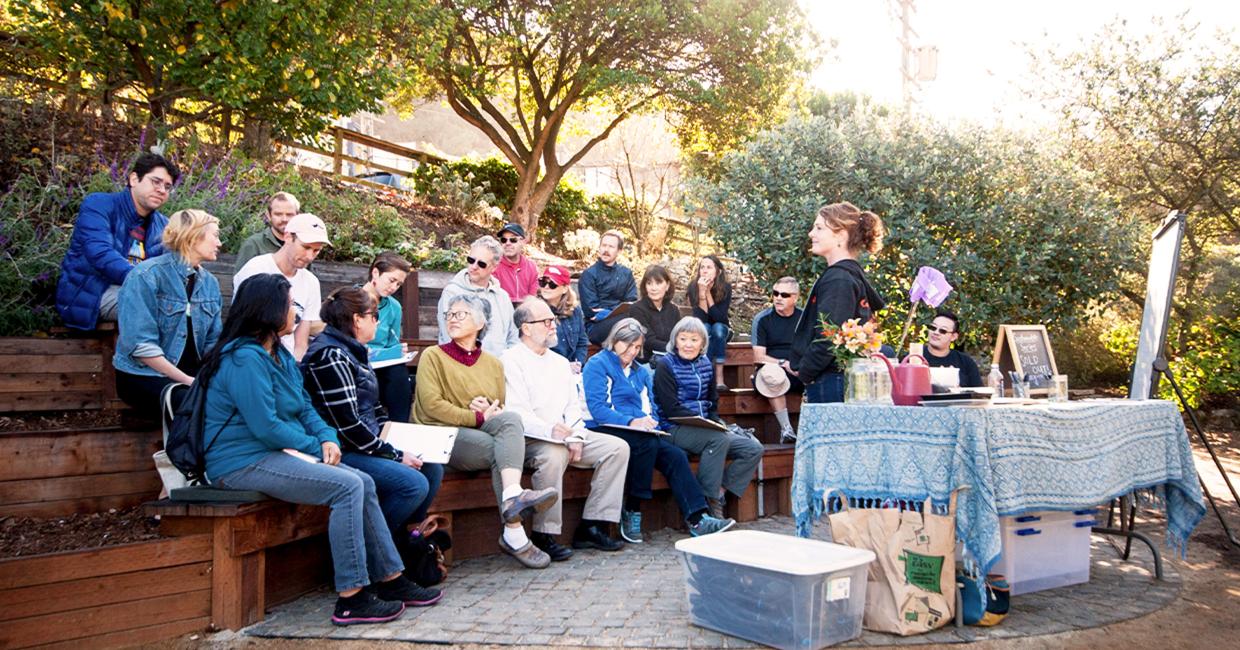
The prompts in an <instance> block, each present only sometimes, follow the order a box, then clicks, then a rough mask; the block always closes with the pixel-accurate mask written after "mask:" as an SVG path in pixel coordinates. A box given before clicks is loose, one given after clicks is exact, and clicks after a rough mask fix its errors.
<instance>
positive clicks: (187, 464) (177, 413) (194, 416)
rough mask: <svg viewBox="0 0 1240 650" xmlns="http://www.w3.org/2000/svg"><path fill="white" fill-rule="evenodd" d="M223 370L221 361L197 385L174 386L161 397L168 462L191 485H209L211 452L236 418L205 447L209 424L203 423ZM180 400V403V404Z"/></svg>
mask: <svg viewBox="0 0 1240 650" xmlns="http://www.w3.org/2000/svg"><path fill="white" fill-rule="evenodd" d="M217 368H219V363H218V360H217V362H216V363H214V364H210V366H209V367H208V366H204V367H203V368H201V369H200V371H199V372H198V376H197V377H195V378H194V383H193V384H191V385H189V386H186V385H185V384H178V383H172V384H168V385H167V386H165V387H164V390H163V393H162V394H161V395H160V404H161V405H162V407H163V408H161V409H160V410H161V412H162V415H163V425H164V452H165V453H167V454H168V460H170V461H172V464H173V465H174V466H175V467H176V468H177V469H179V470H181V473H182V474H184V475H185V478H186V479H188V480H189V483H190V485H205V484H206V483H207V479H206V474H207V450H208V449H210V448H211V445H213V444H215V439H216V438H218V437H219V435H220V433H221V432H222V431H223V430H224V429H225V428H226V427H227V426H228V425H229V423H231V422H232V419H233V416H235V415H236V412H235V411H234V412H233V414H232V415H230V416H228V421H226V422H225V423H224V426H222V427H220V430H219V431H216V432H215V435H213V436H211V440H210V442H206V443H205V444H204V442H203V441H204V440H205V439H206V436H205V432H204V429H205V423H204V422H203V419H204V416H205V414H206V406H207V389H208V388H209V386H210V382H211V377H212V375H214V374H215V370H216V369H217ZM178 400H179V401H178Z"/></svg>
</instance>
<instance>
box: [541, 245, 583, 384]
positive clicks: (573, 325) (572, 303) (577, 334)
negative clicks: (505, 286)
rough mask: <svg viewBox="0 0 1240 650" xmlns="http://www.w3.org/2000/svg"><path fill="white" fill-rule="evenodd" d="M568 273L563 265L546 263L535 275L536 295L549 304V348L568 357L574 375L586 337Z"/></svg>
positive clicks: (576, 371)
mask: <svg viewBox="0 0 1240 650" xmlns="http://www.w3.org/2000/svg"><path fill="white" fill-rule="evenodd" d="M572 277H573V276H572V275H570V274H569V272H568V269H566V268H564V267H563V266H548V267H547V270H545V271H543V274H542V277H541V278H538V297H539V298H542V299H543V301H544V302H546V303H547V305H549V306H550V307H551V311H552V312H553V313H554V314H555V318H556V321H557V322H556V329H555V331H556V344H555V346H554V347H552V348H551V349H552V351H554V352H556V353H557V354H559V355H560V356H562V357H564V358H565V359H568V363H569V365H570V366H572V369H573V372H574V373H575V374H581V366H582V364H584V363H585V362H586V352H587V351H588V350H589V347H590V339H589V338H587V336H586V324H585V314H584V313H582V311H581V305H580V304H578V300H577V292H576V291H573V287H572Z"/></svg>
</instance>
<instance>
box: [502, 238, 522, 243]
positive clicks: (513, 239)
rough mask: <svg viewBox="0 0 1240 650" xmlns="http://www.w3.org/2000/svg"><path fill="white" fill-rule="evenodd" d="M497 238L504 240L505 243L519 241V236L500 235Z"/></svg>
mask: <svg viewBox="0 0 1240 650" xmlns="http://www.w3.org/2000/svg"><path fill="white" fill-rule="evenodd" d="M499 240H500V241H502V242H504V243H505V244H515V243H517V242H519V241H521V238H520V237H500V238H499Z"/></svg>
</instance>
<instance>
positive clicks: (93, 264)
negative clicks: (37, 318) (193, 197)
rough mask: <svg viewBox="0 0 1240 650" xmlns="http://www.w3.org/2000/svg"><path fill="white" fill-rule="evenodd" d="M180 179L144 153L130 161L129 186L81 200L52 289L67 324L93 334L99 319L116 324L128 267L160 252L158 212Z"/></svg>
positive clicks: (159, 160) (161, 227) (163, 161)
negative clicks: (121, 291)
mask: <svg viewBox="0 0 1240 650" xmlns="http://www.w3.org/2000/svg"><path fill="white" fill-rule="evenodd" d="M180 177H181V172H180V170H178V169H177V167H176V165H174V164H172V163H170V162H168V161H167V160H166V159H165V158H164V157H163V156H160V155H157V154H153V153H144V154H142V155H140V156H138V159H137V160H135V161H134V164H133V168H132V169H131V170H130V172H129V179H128V182H129V186H128V187H127V188H125V189H124V190H121V191H120V192H116V193H115V194H107V193H102V192H98V193H95V194H91V195H89V196H87V197H86V199H85V200H83V201H82V207H81V208H80V209H79V210H78V217H77V221H76V222H75V223H74V226H73V238H72V239H71V240H70V241H69V250H68V251H67V252H66V253H65V259H64V261H62V262H61V263H60V280H59V281H58V283H57V285H56V310H57V311H59V312H60V317H61V319H63V320H64V322H65V325H68V326H69V327H72V328H75V329H80V330H91V329H94V328H95V326H96V325H97V323H98V322H99V321H100V320H105V321H114V320H116V306H117V295H118V294H119V292H120V288H121V284H122V283H123V282H124V281H125V276H126V275H129V271H130V269H132V268H133V267H134V266H137V265H138V263H140V262H142V261H143V260H146V259H150V258H152V257H158V256H160V255H162V254H163V253H164V246H163V242H162V241H161V238H162V235H163V232H164V226H165V225H167V224H168V218H167V217H165V216H164V215H163V214H162V213H160V212H159V208H160V206H162V205H163V204H164V202H165V201H167V200H168V196H169V194H171V193H172V186H173V184H174V183H176V182H177V179H178V178H180Z"/></svg>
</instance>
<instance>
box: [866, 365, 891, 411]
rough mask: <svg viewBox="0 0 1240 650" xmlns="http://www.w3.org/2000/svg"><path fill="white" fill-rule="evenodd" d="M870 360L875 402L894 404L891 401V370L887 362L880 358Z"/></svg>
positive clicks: (871, 382) (872, 391)
mask: <svg viewBox="0 0 1240 650" xmlns="http://www.w3.org/2000/svg"><path fill="white" fill-rule="evenodd" d="M869 362H870V385H871V393H872V395H873V400H872V401H873V403H874V404H886V405H888V406H890V405H892V404H893V402H892V401H891V372H890V370H889V369H888V367H887V364H886V363H884V362H883V360H882V359H879V358H871V359H869Z"/></svg>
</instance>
